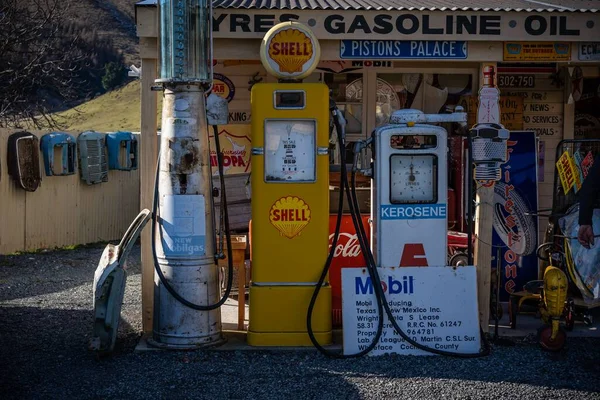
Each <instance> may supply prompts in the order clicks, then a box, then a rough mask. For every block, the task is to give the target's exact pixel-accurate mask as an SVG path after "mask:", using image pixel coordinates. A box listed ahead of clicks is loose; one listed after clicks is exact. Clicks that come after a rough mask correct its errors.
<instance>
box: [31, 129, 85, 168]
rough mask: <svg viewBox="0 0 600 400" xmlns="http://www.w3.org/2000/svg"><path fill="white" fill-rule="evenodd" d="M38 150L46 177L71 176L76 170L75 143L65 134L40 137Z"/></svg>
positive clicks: (48, 134) (50, 134) (58, 133)
mask: <svg viewBox="0 0 600 400" xmlns="http://www.w3.org/2000/svg"><path fill="white" fill-rule="evenodd" d="M40 148H41V150H42V156H43V157H44V169H45V171H46V176H52V175H73V174H74V173H75V169H76V168H77V155H76V154H77V150H76V148H77V143H76V141H75V138H74V137H73V136H71V135H69V134H67V133H62V132H52V133H47V134H45V135H44V136H42V139H41V140H40Z"/></svg>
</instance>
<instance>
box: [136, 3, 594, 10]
mask: <svg viewBox="0 0 600 400" xmlns="http://www.w3.org/2000/svg"><path fill="white" fill-rule="evenodd" d="M156 4H157V1H156V0H143V1H140V2H138V3H136V5H137V6H152V5H156ZM213 7H215V8H242V9H263V10H338V11H341V10H357V11H360V10H365V11H366V10H373V11H394V10H407V11H525V12H542V11H563V12H565V11H567V12H598V11H600V0H418V1H414V0H213Z"/></svg>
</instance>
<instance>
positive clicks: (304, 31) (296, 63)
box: [260, 21, 321, 79]
mask: <svg viewBox="0 0 600 400" xmlns="http://www.w3.org/2000/svg"><path fill="white" fill-rule="evenodd" d="M320 56H321V48H320V46H319V41H318V40H317V38H316V36H315V35H314V34H313V33H312V31H311V30H310V29H308V27H306V26H304V25H303V24H300V23H298V22H293V21H289V22H282V23H280V24H278V25H275V26H274V27H273V28H271V30H269V32H267V34H266V35H265V38H264V39H263V41H262V43H261V46H260V59H261V61H262V63H263V66H264V67H265V69H266V70H267V71H268V72H269V73H271V74H272V75H274V76H276V77H278V78H282V79H302V78H305V77H307V76H308V75H310V74H311V73H312V72H313V71H314V69H315V68H316V67H317V64H318V63H319V58H320Z"/></svg>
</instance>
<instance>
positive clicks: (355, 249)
mask: <svg viewBox="0 0 600 400" xmlns="http://www.w3.org/2000/svg"><path fill="white" fill-rule="evenodd" d="M334 236H335V233H332V234H330V235H329V251H331V246H332V245H333V237H334ZM360 254H361V251H360V243H359V242H358V235H356V234H351V233H346V232H340V236H339V238H338V241H337V244H336V246H335V251H334V252H333V257H334V258H335V257H343V258H356V257H358V256H360Z"/></svg>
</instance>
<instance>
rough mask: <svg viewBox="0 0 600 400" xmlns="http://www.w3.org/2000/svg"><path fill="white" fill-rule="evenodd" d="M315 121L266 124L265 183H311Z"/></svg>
mask: <svg viewBox="0 0 600 400" xmlns="http://www.w3.org/2000/svg"><path fill="white" fill-rule="evenodd" d="M315 140H316V122H315V121H314V120H266V121H265V181H266V182H314V181H315V179H316V175H315V174H316V168H315V167H316V159H315V157H316V152H317V148H316V142H315Z"/></svg>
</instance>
